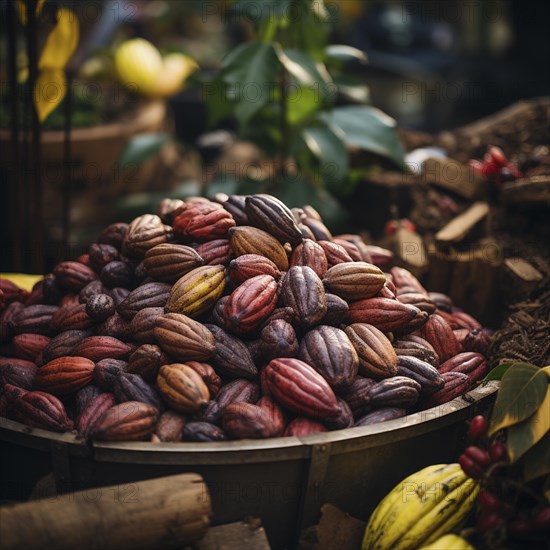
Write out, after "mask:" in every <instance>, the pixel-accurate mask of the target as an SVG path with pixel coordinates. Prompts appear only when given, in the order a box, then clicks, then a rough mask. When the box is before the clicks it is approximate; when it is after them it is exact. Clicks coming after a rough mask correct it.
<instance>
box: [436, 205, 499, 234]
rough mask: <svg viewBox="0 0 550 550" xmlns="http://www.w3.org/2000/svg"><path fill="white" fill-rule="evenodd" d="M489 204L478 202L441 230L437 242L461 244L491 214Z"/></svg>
mask: <svg viewBox="0 0 550 550" xmlns="http://www.w3.org/2000/svg"><path fill="white" fill-rule="evenodd" d="M489 210H490V209H489V204H488V203H486V202H476V203H474V204H472V206H470V208H468V210H466V211H465V212H463V213H462V214H460V215H458V216H456V218H453V219H452V220H451V221H450V222H449V223H448V224H447V225H446V226H445V227H443V229H440V230H439V231H438V232H437V233H436V235H435V240H436V241H439V242H454V243H456V242H460V241H462V240H463V239H464V237H466V235H468V234H469V233H470V232H471V231H472V230H473V229H474V228H475V227H476V226H477V225H478V224H479V223H480V222H481V221H483V220H485V219H486V218H487V216H488V214H489Z"/></svg>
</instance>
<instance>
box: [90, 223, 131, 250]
mask: <svg viewBox="0 0 550 550" xmlns="http://www.w3.org/2000/svg"><path fill="white" fill-rule="evenodd" d="M127 232H128V224H127V223H123V222H117V223H112V224H110V225H108V226H107V227H106V228H105V229H104V230H103V231H102V232H101V234H100V235H99V237H98V238H97V242H98V243H104V244H110V245H112V246H114V247H115V248H117V249H118V250H120V249H121V247H122V243H123V242H124V237H126V233H127Z"/></svg>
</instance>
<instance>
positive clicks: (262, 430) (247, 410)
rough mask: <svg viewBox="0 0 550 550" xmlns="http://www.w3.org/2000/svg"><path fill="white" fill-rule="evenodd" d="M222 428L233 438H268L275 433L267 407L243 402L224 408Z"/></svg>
mask: <svg viewBox="0 0 550 550" xmlns="http://www.w3.org/2000/svg"><path fill="white" fill-rule="evenodd" d="M222 428H223V431H224V432H225V433H226V434H227V435H228V436H229V437H231V438H232V439H266V438H268V437H274V433H275V429H274V428H275V427H274V426H273V424H272V422H271V418H270V415H269V413H268V411H267V410H266V409H263V408H262V407H259V406H258V405H253V404H252V403H242V402H241V403H231V404H230V405H228V406H227V407H225V409H223V411H222Z"/></svg>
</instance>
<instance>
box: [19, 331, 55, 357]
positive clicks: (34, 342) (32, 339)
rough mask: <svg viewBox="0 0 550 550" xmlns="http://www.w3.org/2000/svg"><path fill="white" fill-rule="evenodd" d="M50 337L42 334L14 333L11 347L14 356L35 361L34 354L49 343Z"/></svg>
mask: <svg viewBox="0 0 550 550" xmlns="http://www.w3.org/2000/svg"><path fill="white" fill-rule="evenodd" d="M50 340H51V338H50V337H49V336H44V335H43V334H32V333H31V334H27V333H23V334H16V335H15V336H14V337H13V340H12V343H11V347H12V352H13V355H14V357H18V358H19V359H27V360H28V361H35V360H36V356H37V355H38V354H39V353H40V352H42V351H43V350H44V348H45V347H46V346H47V345H48V344H49V343H50Z"/></svg>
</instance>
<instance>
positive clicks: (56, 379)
mask: <svg viewBox="0 0 550 550" xmlns="http://www.w3.org/2000/svg"><path fill="white" fill-rule="evenodd" d="M94 369H95V364H94V362H93V361H90V360H89V359H86V358H85V357H58V358H57V359H53V360H52V361H50V362H49V363H46V364H45V365H44V366H43V367H41V368H40V369H39V371H38V376H37V378H36V385H37V387H38V388H39V389H41V390H44V391H46V392H48V393H52V394H54V395H67V394H70V393H73V392H75V391H77V390H79V389H80V388H83V387H84V386H85V385H86V384H88V383H89V382H90V381H91V380H92V376H93V374H94Z"/></svg>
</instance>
